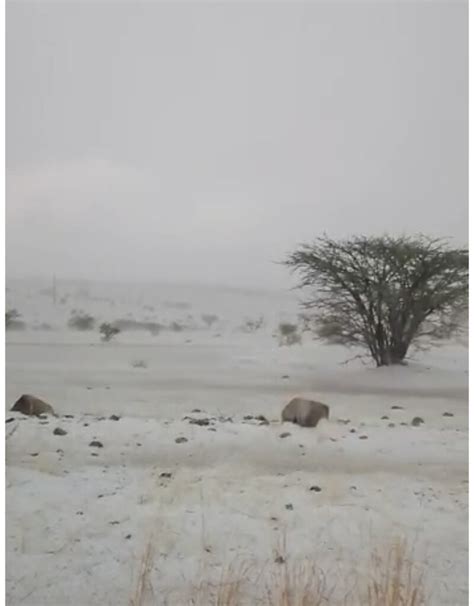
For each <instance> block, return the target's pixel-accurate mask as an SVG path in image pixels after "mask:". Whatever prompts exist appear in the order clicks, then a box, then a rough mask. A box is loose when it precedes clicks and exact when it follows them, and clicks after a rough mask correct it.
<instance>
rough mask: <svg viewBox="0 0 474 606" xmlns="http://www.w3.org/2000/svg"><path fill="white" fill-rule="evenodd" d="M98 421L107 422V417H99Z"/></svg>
mask: <svg viewBox="0 0 474 606" xmlns="http://www.w3.org/2000/svg"><path fill="white" fill-rule="evenodd" d="M96 421H105V417H97V418H96Z"/></svg>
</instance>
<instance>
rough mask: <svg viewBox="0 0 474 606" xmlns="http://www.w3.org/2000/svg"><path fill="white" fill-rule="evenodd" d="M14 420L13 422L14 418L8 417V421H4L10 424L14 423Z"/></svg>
mask: <svg viewBox="0 0 474 606" xmlns="http://www.w3.org/2000/svg"><path fill="white" fill-rule="evenodd" d="M14 420H15V417H10V418H9V419H7V420H6V421H5V423H11V422H12V421H14Z"/></svg>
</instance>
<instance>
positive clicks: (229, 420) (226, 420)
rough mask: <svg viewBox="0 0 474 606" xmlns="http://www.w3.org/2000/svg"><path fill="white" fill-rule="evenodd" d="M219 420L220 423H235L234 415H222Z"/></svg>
mask: <svg viewBox="0 0 474 606" xmlns="http://www.w3.org/2000/svg"><path fill="white" fill-rule="evenodd" d="M217 420H218V421H219V423H233V422H234V419H233V418H232V417H224V416H222V415H221V416H220V417H218V419H217Z"/></svg>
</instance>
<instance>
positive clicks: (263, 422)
mask: <svg viewBox="0 0 474 606" xmlns="http://www.w3.org/2000/svg"><path fill="white" fill-rule="evenodd" d="M255 418H256V419H257V421H260V424H261V425H270V421H269V420H268V419H267V418H266V417H264V416H263V415H258V416H256V417H255Z"/></svg>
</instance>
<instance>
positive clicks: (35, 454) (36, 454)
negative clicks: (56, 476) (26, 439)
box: [30, 452, 39, 457]
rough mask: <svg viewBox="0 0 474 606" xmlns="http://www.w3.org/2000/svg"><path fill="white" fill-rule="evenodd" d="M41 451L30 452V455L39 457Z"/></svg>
mask: <svg viewBox="0 0 474 606" xmlns="http://www.w3.org/2000/svg"><path fill="white" fill-rule="evenodd" d="M38 455H39V452H30V457H37V456H38Z"/></svg>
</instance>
